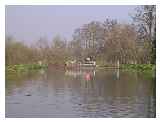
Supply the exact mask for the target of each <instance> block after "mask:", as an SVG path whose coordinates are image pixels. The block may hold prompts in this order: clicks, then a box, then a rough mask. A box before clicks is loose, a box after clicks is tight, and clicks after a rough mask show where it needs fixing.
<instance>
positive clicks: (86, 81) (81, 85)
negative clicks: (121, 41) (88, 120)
mask: <svg viewBox="0 0 160 122" xmlns="http://www.w3.org/2000/svg"><path fill="white" fill-rule="evenodd" d="M6 74H7V75H6V117H53V118H54V117H155V115H156V110H155V108H156V105H155V101H156V100H155V99H156V98H155V90H156V89H155V76H154V74H153V73H140V72H131V71H122V70H115V69H114V70H113V69H112V70H111V69H108V70H104V69H103V70H102V69H81V70H65V71H64V70H53V68H51V69H47V70H40V71H30V72H27V73H26V72H25V73H6Z"/></svg>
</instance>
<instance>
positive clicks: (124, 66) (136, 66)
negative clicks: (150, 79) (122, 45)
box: [120, 64, 156, 71]
mask: <svg viewBox="0 0 160 122" xmlns="http://www.w3.org/2000/svg"><path fill="white" fill-rule="evenodd" d="M120 67H121V68H122V69H129V70H140V71H146V70H152V71H153V70H155V69H156V66H155V65H154V64H122V65H120Z"/></svg>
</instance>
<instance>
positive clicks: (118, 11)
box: [5, 6, 136, 42]
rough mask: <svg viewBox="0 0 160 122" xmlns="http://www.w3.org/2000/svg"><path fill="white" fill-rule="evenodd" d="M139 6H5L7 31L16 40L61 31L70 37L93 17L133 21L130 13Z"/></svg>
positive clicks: (45, 35) (31, 38) (27, 39)
mask: <svg viewBox="0 0 160 122" xmlns="http://www.w3.org/2000/svg"><path fill="white" fill-rule="evenodd" d="M135 7H136V6H6V15H5V16H6V20H5V22H6V35H11V36H13V37H15V38H16V39H17V40H23V41H27V42H31V41H35V40H37V39H39V38H40V37H46V38H47V39H48V40H51V39H52V38H53V37H54V36H56V35H60V36H62V37H65V38H66V39H71V37H72V34H73V32H74V30H75V29H76V28H78V27H80V26H81V25H83V24H87V23H89V22H91V21H93V20H95V21H101V22H103V21H104V20H105V19H106V18H112V19H118V21H119V22H125V23H128V22H131V18H130V17H129V13H132V12H133V11H134V8H135Z"/></svg>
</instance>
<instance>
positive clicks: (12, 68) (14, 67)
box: [6, 64, 47, 72]
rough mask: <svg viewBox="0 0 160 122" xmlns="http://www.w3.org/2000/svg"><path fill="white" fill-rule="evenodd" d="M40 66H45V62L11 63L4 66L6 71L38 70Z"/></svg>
mask: <svg viewBox="0 0 160 122" xmlns="http://www.w3.org/2000/svg"><path fill="white" fill-rule="evenodd" d="M42 68H47V65H45V64H41V65H40V64H19V65H12V66H6V71H8V72H23V71H28V70H38V69H42Z"/></svg>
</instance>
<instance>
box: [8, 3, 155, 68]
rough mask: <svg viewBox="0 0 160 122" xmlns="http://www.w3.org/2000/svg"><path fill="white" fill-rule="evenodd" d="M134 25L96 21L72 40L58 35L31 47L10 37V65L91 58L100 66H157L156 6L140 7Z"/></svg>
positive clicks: (60, 63)
mask: <svg viewBox="0 0 160 122" xmlns="http://www.w3.org/2000/svg"><path fill="white" fill-rule="evenodd" d="M131 17H132V18H133V23H132V24H123V23H119V22H118V21H117V20H112V19H106V20H105V21H104V22H99V21H92V22H90V23H88V24H84V25H82V26H81V27H79V28H77V29H76V30H75V31H74V33H73V39H72V40H65V39H63V38H61V37H60V36H56V37H55V38H54V39H53V40H52V41H51V42H50V41H47V40H46V39H45V38H40V39H39V40H38V41H37V42H36V43H34V44H32V45H30V46H28V45H26V44H24V43H23V42H18V41H15V40H14V38H12V37H6V65H14V64H32V63H38V62H40V61H41V62H43V63H44V64H53V65H64V64H65V62H66V61H68V60H74V59H76V60H78V61H82V60H84V58H86V57H91V58H92V59H94V60H96V61H97V62H98V63H99V64H107V63H115V62H117V60H119V62H120V63H121V64H136V63H137V64H155V56H156V55H155V54H156V53H155V50H156V6H154V5H147V6H140V7H138V8H136V11H135V13H133V15H132V16H131Z"/></svg>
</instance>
